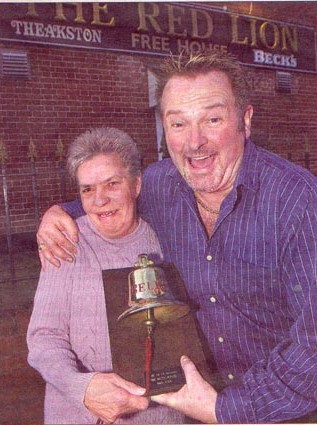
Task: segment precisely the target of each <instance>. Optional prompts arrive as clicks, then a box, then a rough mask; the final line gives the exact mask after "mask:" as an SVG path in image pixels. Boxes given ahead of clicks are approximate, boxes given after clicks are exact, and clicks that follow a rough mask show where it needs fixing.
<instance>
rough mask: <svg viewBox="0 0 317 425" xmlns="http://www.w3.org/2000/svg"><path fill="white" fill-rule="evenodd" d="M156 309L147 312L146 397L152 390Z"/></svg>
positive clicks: (149, 309)
mask: <svg viewBox="0 0 317 425" xmlns="http://www.w3.org/2000/svg"><path fill="white" fill-rule="evenodd" d="M155 323H156V320H155V317H154V309H153V308H148V309H147V310H146V321H145V325H146V328H147V337H146V340H145V389H146V391H145V396H149V395H150V389H151V365H152V357H153V348H154V338H153V334H154V327H155Z"/></svg>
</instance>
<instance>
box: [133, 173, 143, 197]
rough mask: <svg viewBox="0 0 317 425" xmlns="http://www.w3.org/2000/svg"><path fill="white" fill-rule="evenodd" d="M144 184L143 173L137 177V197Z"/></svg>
mask: <svg viewBox="0 0 317 425" xmlns="http://www.w3.org/2000/svg"><path fill="white" fill-rule="evenodd" d="M141 185H142V175H141V173H140V174H139V175H138V176H137V177H136V178H135V193H136V197H138V196H139V195H140V192H141Z"/></svg>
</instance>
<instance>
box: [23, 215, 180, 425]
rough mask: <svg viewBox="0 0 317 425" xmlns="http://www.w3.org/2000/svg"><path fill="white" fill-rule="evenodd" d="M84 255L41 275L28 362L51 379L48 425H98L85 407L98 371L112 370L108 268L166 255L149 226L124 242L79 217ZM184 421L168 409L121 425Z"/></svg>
mask: <svg viewBox="0 0 317 425" xmlns="http://www.w3.org/2000/svg"><path fill="white" fill-rule="evenodd" d="M77 224H78V226H79V229H80V242H79V244H78V254H77V256H76V260H75V262H74V263H73V264H70V263H65V262H63V264H62V265H61V267H60V268H59V269H57V268H54V267H52V266H48V269H47V270H46V271H45V272H43V271H42V272H41V275H40V280H39V285H38V288H37V291H36V295H35V301H34V309H33V313H32V317H31V321H30V324H29V329H28V334H27V342H28V347H29V356H28V361H29V363H30V365H31V366H33V367H34V368H35V369H37V370H38V371H39V372H40V373H41V375H42V376H43V378H44V380H45V381H46V393H45V423H49V424H84V423H91V424H93V423H96V420H97V418H96V417H95V416H94V415H92V414H91V413H90V412H89V411H88V410H87V408H86V407H85V406H84V404H83V400H84V395H85V391H86V388H87V385H88V383H89V381H90V380H91V378H92V376H93V375H94V374H95V373H96V371H101V372H109V371H111V367H112V364H111V354H110V345H109V335H108V329H107V322H106V306H105V299H104V290H103V283H102V277H101V270H102V269H111V268H121V267H131V266H132V265H134V263H135V262H136V261H137V256H138V254H140V253H144V252H145V253H147V254H149V255H150V257H151V258H153V259H159V258H161V257H162V253H161V249H160V246H159V242H158V240H157V238H156V235H155V233H154V232H153V230H152V229H151V228H150V227H149V225H148V224H147V223H146V222H144V221H143V220H140V223H139V226H138V228H137V229H136V230H135V231H134V232H133V233H132V234H130V235H127V236H125V237H123V238H121V239H119V240H114V239H112V240H110V239H106V238H104V237H103V236H102V235H100V234H99V233H98V232H97V230H96V229H95V228H94V227H93V226H92V225H91V223H90V221H89V219H88V217H87V216H83V217H80V218H79V219H77ZM182 422H184V417H183V416H182V415H180V414H179V413H177V412H176V411H173V410H171V409H168V408H166V407H162V406H154V407H150V408H149V409H148V410H146V411H144V412H140V413H137V414H134V415H130V416H129V417H124V418H123V417H122V418H120V419H119V420H118V422H117V423H129V424H144V423H147V424H149V423H151V424H155V423H156V424H157V423H182Z"/></svg>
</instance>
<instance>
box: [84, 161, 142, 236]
mask: <svg viewBox="0 0 317 425" xmlns="http://www.w3.org/2000/svg"><path fill="white" fill-rule="evenodd" d="M76 177H77V182H78V185H79V191H80V197H81V201H82V204H83V208H84V210H85V212H86V214H87V215H88V217H89V219H90V221H91V222H92V223H93V224H94V226H95V227H96V229H97V230H98V231H99V232H100V233H101V234H102V235H103V236H106V237H107V238H111V239H117V238H121V237H123V236H125V235H128V234H129V233H131V232H133V231H134V230H135V228H136V227H137V224H138V217H137V212H136V199H137V197H138V195H139V193H140V187H141V176H139V177H137V178H132V177H131V175H130V174H129V171H128V169H127V168H126V167H125V166H124V165H123V164H122V162H121V160H120V158H119V156H118V155H117V154H109V155H108V154H99V155H96V156H95V157H93V158H92V159H89V160H87V161H85V162H84V163H83V164H81V165H80V166H79V167H78V169H77V174H76Z"/></svg>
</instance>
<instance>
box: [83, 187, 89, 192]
mask: <svg viewBox="0 0 317 425" xmlns="http://www.w3.org/2000/svg"><path fill="white" fill-rule="evenodd" d="M90 191H91V187H84V188H83V189H82V190H81V193H89V192H90Z"/></svg>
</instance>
